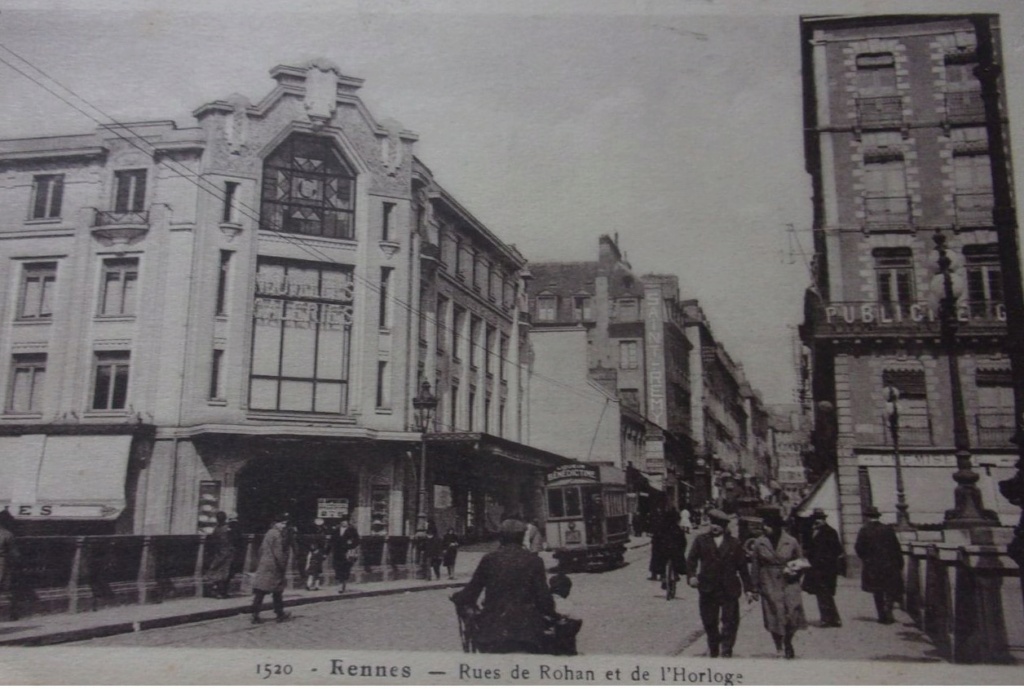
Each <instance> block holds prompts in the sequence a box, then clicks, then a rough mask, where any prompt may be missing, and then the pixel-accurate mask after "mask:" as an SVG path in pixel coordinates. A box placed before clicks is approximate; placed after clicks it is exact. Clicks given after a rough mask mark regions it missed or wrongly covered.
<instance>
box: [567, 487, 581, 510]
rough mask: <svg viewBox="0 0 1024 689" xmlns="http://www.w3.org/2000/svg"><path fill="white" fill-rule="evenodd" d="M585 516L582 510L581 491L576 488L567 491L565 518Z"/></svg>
mask: <svg viewBox="0 0 1024 689" xmlns="http://www.w3.org/2000/svg"><path fill="white" fill-rule="evenodd" d="M581 514H583V510H582V509H581V508H580V489H579V488H576V487H572V488H566V489H565V516H567V517H578V516H580V515H581Z"/></svg>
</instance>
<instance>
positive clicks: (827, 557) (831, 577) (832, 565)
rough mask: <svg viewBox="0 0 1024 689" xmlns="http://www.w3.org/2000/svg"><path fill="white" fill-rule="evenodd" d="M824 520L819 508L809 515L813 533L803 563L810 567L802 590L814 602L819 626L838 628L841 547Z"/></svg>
mask: <svg viewBox="0 0 1024 689" xmlns="http://www.w3.org/2000/svg"><path fill="white" fill-rule="evenodd" d="M827 519H828V515H827V514H826V513H825V510H823V509H821V508H815V510H814V512H812V513H811V520H812V522H813V527H812V528H813V532H812V533H811V538H810V541H809V542H808V544H807V560H808V561H809V562H810V563H811V568H810V569H809V570H808V571H807V572H806V573H805V574H804V583H803V589H804V591H806V592H807V593H809V594H811V595H812V596H814V597H816V598H817V599H818V612H819V614H820V617H821V626H822V627H842V626H843V621H842V619H840V617H839V609H838V608H837V607H836V598H835V596H836V578H837V577H838V576H839V567H840V562H841V560H842V557H843V544H842V543H841V542H840V540H839V534H838V533H837V532H836V530H835V529H833V528H832V527H831V526H829V525H828V521H827Z"/></svg>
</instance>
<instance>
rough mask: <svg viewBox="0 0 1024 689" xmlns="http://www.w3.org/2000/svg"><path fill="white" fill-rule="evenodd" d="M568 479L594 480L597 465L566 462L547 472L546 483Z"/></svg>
mask: <svg viewBox="0 0 1024 689" xmlns="http://www.w3.org/2000/svg"><path fill="white" fill-rule="evenodd" d="M568 479H576V480H579V479H584V480H587V481H594V482H596V481H597V480H598V479H597V467H591V466H587V465H586V464H566V465H565V466H560V467H558V468H557V469H555V470H554V471H551V472H549V473H548V483H553V482H554V481H565V480H568Z"/></svg>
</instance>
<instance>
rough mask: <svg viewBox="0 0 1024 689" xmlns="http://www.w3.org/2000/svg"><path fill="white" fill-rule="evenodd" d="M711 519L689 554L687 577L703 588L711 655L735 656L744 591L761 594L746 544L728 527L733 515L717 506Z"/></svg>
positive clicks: (701, 597) (702, 604) (702, 615)
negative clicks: (749, 568) (755, 586)
mask: <svg viewBox="0 0 1024 689" xmlns="http://www.w3.org/2000/svg"><path fill="white" fill-rule="evenodd" d="M708 519H709V520H710V521H711V529H710V530H709V531H707V532H706V533H703V534H701V535H700V536H697V538H696V539H695V540H694V542H693V547H692V548H691V549H690V554H689V556H688V557H687V558H686V571H687V572H690V576H689V578H688V580H687V581H688V583H689V584H690V586H693V587H696V588H697V589H698V591H699V592H700V595H699V603H698V605H699V607H700V620H701V623H703V625H704V631H705V632H706V633H707V636H708V652H709V655H710V656H711V657H712V658H717V657H718V656H719V653H721V656H722V657H723V658H731V657H732V648H733V645H734V644H735V643H736V632H737V631H738V630H739V626H740V603H739V598H740V594H741V593H743V592H746V594H747V598H748V599H756V598H757V594H755V593H753V587H752V586H751V583H750V573H749V572H748V571H747V557H746V553H744V552H743V546H742V545H741V544H740V542H739V541H738V540H736V539H735V538H733V537H732V535H731V534H730V533H729V531H728V529H727V528H726V527H727V526H728V524H729V515H727V514H726V513H725V512H722V511H721V510H717V509H713V510H711V511H709V512H708ZM694 575H696V576H694ZM719 624H721V627H719Z"/></svg>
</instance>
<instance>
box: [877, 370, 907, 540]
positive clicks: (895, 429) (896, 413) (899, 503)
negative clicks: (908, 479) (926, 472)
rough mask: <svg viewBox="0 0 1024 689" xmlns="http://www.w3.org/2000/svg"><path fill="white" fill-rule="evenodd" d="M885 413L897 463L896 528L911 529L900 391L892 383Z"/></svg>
mask: <svg viewBox="0 0 1024 689" xmlns="http://www.w3.org/2000/svg"><path fill="white" fill-rule="evenodd" d="M883 394H884V396H885V413H886V416H887V417H888V420H889V432H890V433H891V434H892V460H893V463H894V464H895V465H896V530H897V531H910V530H911V526H910V516H909V514H908V513H907V494H906V492H905V491H904V488H903V466H902V465H901V463H900V405H899V401H900V391H899V389H898V388H896V387H893V386H892V385H887V386H885V389H884V391H883Z"/></svg>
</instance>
